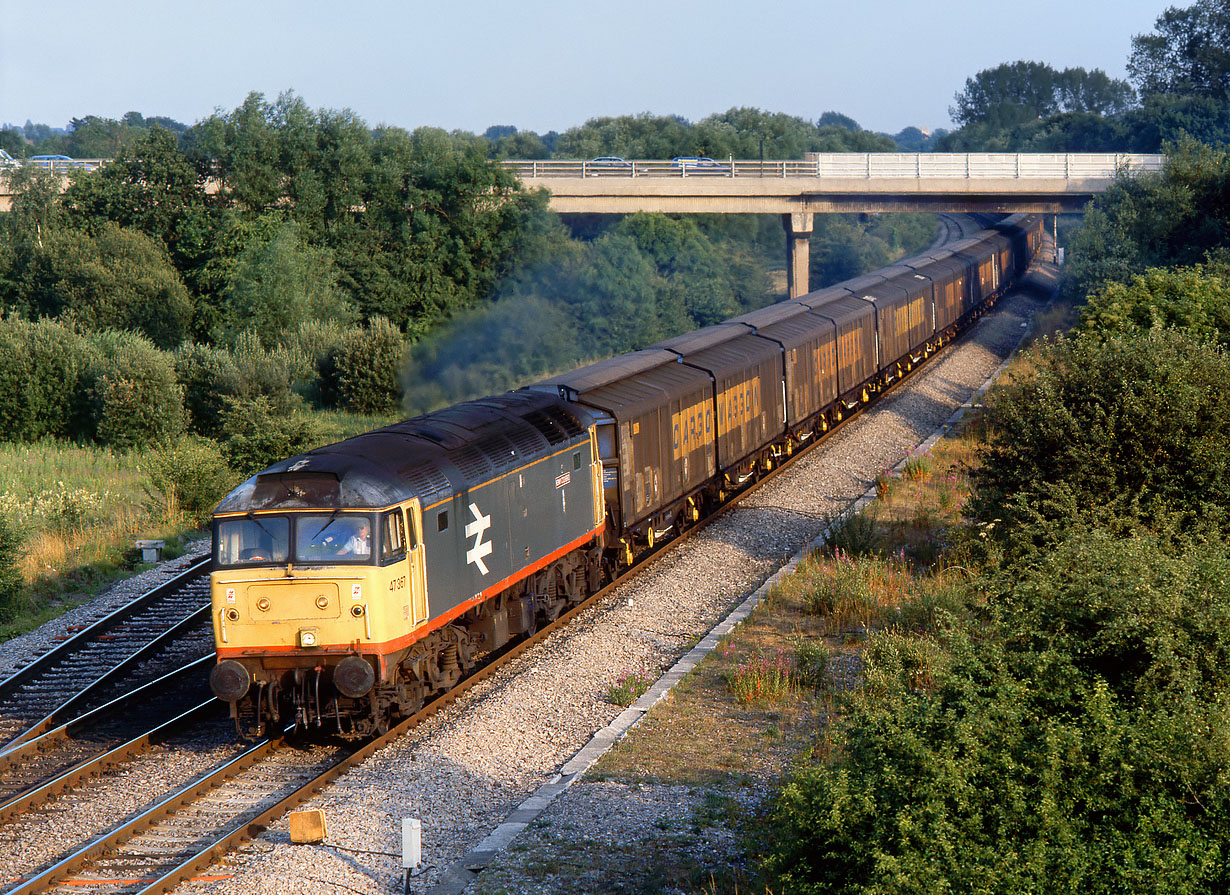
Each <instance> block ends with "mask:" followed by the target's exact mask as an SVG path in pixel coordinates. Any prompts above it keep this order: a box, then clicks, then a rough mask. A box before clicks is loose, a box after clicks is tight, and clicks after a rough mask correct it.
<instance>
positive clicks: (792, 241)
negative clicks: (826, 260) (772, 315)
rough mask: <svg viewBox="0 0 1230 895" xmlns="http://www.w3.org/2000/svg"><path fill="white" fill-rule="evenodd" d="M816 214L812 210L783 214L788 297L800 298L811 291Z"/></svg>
mask: <svg viewBox="0 0 1230 895" xmlns="http://www.w3.org/2000/svg"><path fill="white" fill-rule="evenodd" d="M815 217H816V216H815V214H814V213H813V212H810V211H792V212H790V213H789V214H783V215H782V226H783V227H785V228H786V293H787V297H788V298H798V297H799V296H800V295H806V294H807V293H808V292H810V291H811V277H810V274H809V267H810V265H811V242H810V240H811V231H812V227H813V225H814V222H815Z"/></svg>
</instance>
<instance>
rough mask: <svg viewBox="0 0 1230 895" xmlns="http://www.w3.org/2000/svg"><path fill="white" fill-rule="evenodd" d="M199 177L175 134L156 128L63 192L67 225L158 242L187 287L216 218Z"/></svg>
mask: <svg viewBox="0 0 1230 895" xmlns="http://www.w3.org/2000/svg"><path fill="white" fill-rule="evenodd" d="M204 186H205V181H204V178H203V176H202V175H201V174H200V173H199V172H198V171H197V169H196V168H195V167H194V166H193V164H192V162H191V161H190V160H189V159H188V157H187V156H185V155H184V153H183V152H181V151H180V149H179V146H178V144H177V142H176V139H175V136H174V135H173V134H172V133H171V132H170V131H168V130H166V129H164V128H162V127H154V128H152V129H151V130H150V131H149V132H148V133H146V134H145V136H143V137H142V138H141V139H139V140H137V141H136V142H135V143H134V144H133V145H132V146H131V147H129V148H127V149H125V150H124V151H123V152H122V153H121V154H120V156H119V157H118V158H117V159H116V160H115V161H114V162H112V163H111V164H110V165H107V166H106V167H105V168H103V169H102V170H101V171H96V172H94V173H93V174H91V175H90V176H89V177H79V178H77V179H75V180H74V181H73V183H72V184H71V185H70V186H69V188H68V189H67V190H66V191H65V194H64V200H63V206H64V210H65V213H66V214H67V215H68V217H69V219H70V221H71V222H72V223H73V224H74V225H75V226H76V227H78V228H81V229H85V230H87V231H89V230H93V229H97V228H100V227H101V226H103V225H104V224H105V223H108V222H109V223H113V224H119V225H121V226H122V227H125V228H127V229H132V230H140V231H142V232H143V233H145V234H146V235H147V236H150V237H152V238H154V239H156V240H159V241H160V242H161V243H162V244H163V245H164V246H165V247H166V250H167V251H168V252H169V253H170V256H171V259H172V262H173V263H174V264H175V266H176V268H177V269H178V270H179V271H180V272H181V273H182V274H183V276H184V278H185V279H186V280H188V282H189V283H191V284H193V285H196V286H198V287H199V284H198V283H197V280H196V277H195V275H194V274H195V271H196V269H197V268H198V267H199V266H200V265H202V264H203V263H205V259H207V258H208V257H209V256H210V255H212V254H213V251H214V247H213V244H212V234H213V232H214V226H213V224H214V215H213V213H212V211H211V209H210V203H209V200H208V199H207V197H206V193H205V189H204Z"/></svg>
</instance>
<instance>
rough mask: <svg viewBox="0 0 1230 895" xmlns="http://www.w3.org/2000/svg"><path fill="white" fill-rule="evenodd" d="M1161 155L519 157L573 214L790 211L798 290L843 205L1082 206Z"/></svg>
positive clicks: (513, 165) (1045, 209)
mask: <svg viewBox="0 0 1230 895" xmlns="http://www.w3.org/2000/svg"><path fill="white" fill-rule="evenodd" d="M1164 161H1165V159H1164V157H1163V156H1161V155H1132V154H1123V153H897V152H870V153H865V152H833V153H829V152H819V153H808V154H807V155H806V156H805V157H804V158H803V160H802V161H744V160H740V159H725V160H705V161H701V162H695V163H690V162H687V161H681V160H674V161H627V160H624V159H595V160H593V161H588V162H581V161H559V160H551V161H507V162H504V163H503V164H504V166H505V167H507V168H508V169H509V170H510V171H512V172H514V173H515V174H516V175H517V176H518V177H519V178H520V179H521V182H522V183H523V184H524V185H525V186H527V187H530V188H534V187H542V188H545V189H547V190H548V191H549V192H550V193H551V201H550V207H551V208H552V209H553V210H554V211H558V212H561V213H566V214H567V213H574V214H575V213H584V214H629V213H632V212H636V211H658V212H665V213H669V214H695V213H708V214H714V213H719V214H721V213H725V214H780V215H781V216H782V224H783V226H784V227H785V229H786V234H787V255H788V266H787V272H788V281H789V291H790V295H791V296H792V297H795V296H797V295H802V294H803V293H805V292H806V291H807V282H808V281H807V269H808V261H809V258H808V238H809V237H810V236H811V232H812V227H813V222H814V215H816V214H828V213H833V212H893V211H931V212H940V211H947V212H1000V213H1010V212H1037V213H1043V214H1068V213H1076V212H1080V211H1082V210H1083V209H1084V207H1085V205H1086V204H1087V203H1088V202H1089V200H1090V199H1092V198H1093V197H1094V196H1096V195H1097V194H1098V193H1101V192H1102V191H1104V190H1105V189H1106V188H1107V187H1108V186H1109V185H1110V183H1111V182H1112V181H1113V180H1114V178H1115V176H1116V175H1117V174H1119V173H1121V172H1143V171H1160V170H1161V169H1162V165H1163V162H1164Z"/></svg>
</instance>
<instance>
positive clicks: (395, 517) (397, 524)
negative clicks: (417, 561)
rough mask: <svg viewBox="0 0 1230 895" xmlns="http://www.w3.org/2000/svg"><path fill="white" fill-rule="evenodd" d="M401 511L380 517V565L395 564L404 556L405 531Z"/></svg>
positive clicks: (394, 511)
mask: <svg viewBox="0 0 1230 895" xmlns="http://www.w3.org/2000/svg"><path fill="white" fill-rule="evenodd" d="M402 520H403V517H402V514H401V510H393V511H392V512H390V513H385V514H384V515H383V516H381V517H380V564H381V565H384V564H386V563H391V562H395V561H397V560H399V559H404V558H405V556H406V531H405V523H404V522H403V521H402Z"/></svg>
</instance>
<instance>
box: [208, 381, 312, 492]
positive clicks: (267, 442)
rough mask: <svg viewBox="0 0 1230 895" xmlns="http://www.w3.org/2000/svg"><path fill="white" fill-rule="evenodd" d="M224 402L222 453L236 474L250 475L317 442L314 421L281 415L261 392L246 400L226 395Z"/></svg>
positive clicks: (299, 452) (309, 447)
mask: <svg viewBox="0 0 1230 895" xmlns="http://www.w3.org/2000/svg"><path fill="white" fill-rule="evenodd" d="M226 403H227V409H226V412H225V414H224V417H223V423H222V434H223V436H224V437H225V439H226V440H225V441H224V442H223V443H222V456H223V457H225V458H226V462H227V463H229V464H230V466H231V468H232V469H233V470H235V472H236V473H237V474H238V475H240V476H245V477H246V476H250V475H252V474H253V473H256V472H259V471H260V470H262V469H264V468H265V467H266V466H269V465H270V464H272V463H275V462H277V461H278V460H283V459H285V458H287V457H293V456H294V455H295V454H301V453H303V452H304V451H307V450H310V449H311V448H313V447H316V446H317V445H319V444H320V439H321V435H320V427H319V425H318V424H317V423H315V422H314V421H313V420H311V419H308V418H304V417H286V416H282V415H281V414H280V413H278V412H277V411H276V410H275V409H274V407H273V405H272V404H271V403H270V401H269V399H268V398H266V397H265V396H263V395H261V396H258V397H256V398H253V399H251V400H248V401H242V400H236V399H234V398H228V399H226Z"/></svg>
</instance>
